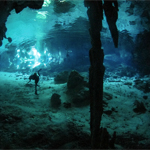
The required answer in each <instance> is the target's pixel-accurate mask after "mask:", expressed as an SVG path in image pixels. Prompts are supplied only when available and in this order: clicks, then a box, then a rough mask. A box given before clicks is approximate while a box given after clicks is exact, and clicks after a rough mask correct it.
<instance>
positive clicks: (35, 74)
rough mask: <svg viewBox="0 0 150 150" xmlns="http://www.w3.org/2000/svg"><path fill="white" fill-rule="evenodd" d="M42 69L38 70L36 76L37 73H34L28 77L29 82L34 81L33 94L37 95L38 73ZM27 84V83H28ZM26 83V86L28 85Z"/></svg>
mask: <svg viewBox="0 0 150 150" xmlns="http://www.w3.org/2000/svg"><path fill="white" fill-rule="evenodd" d="M41 70H42V69H40V70H38V74H37V73H34V74H33V75H30V76H29V82H31V80H35V94H36V95H37V86H39V85H38V84H37V83H38V82H39V76H40V73H39V72H40V71H41ZM29 82H28V83H29ZM28 83H27V84H28Z"/></svg>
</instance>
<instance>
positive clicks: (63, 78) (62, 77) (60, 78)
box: [54, 71, 69, 84]
mask: <svg viewBox="0 0 150 150" xmlns="http://www.w3.org/2000/svg"><path fill="white" fill-rule="evenodd" d="M68 76H69V72H68V71H63V72H60V73H59V74H57V75H56V77H55V78H54V81H55V83H56V84H61V83H66V82H67V81H68Z"/></svg>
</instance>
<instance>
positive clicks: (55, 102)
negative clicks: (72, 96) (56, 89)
mask: <svg viewBox="0 0 150 150" xmlns="http://www.w3.org/2000/svg"><path fill="white" fill-rule="evenodd" d="M60 104H61V99H60V95H59V94H57V93H54V94H53V95H52V97H51V106H52V107H53V108H58V107H59V106H60Z"/></svg>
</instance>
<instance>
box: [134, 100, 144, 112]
mask: <svg viewBox="0 0 150 150" xmlns="http://www.w3.org/2000/svg"><path fill="white" fill-rule="evenodd" d="M134 107H135V108H134V109H133V111H134V112H136V113H145V112H146V108H145V106H144V104H143V102H139V101H138V100H135V102H134Z"/></svg>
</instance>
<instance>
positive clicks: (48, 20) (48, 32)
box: [0, 0, 150, 52]
mask: <svg viewBox="0 0 150 150" xmlns="http://www.w3.org/2000/svg"><path fill="white" fill-rule="evenodd" d="M149 8H150V2H149V1H119V12H118V21H117V27H118V30H119V31H120V32H122V31H124V30H127V31H128V32H129V33H130V35H131V36H132V37H133V38H134V37H135V36H136V35H137V34H138V33H140V32H142V31H144V30H148V31H149V30H150V9H149ZM0 11H1V10H0ZM5 11H7V10H5ZM86 11H87V8H86V7H84V3H83V0H70V1H65V0H60V1H59V2H58V3H56V2H54V1H53V0H45V1H44V3H43V6H42V8H41V9H38V10H37V9H31V8H29V7H26V8H24V9H23V10H22V11H21V12H19V13H16V10H15V9H13V10H11V12H10V15H9V16H8V18H7V21H6V22H5V25H6V28H7V32H6V36H7V37H11V38H12V42H11V43H9V42H8V40H7V39H3V41H2V42H3V45H2V46H1V47H0V51H1V52H3V51H5V50H7V47H8V46H7V45H8V44H12V45H23V44H24V43H30V44H31V43H36V42H39V41H43V40H53V39H54V38H58V40H61V38H74V39H76V38H79V37H82V38H83V39H84V38H90V37H89V34H88V29H89V24H88V17H87V14H86ZM0 14H1V15H0V17H1V22H0V23H1V24H2V23H4V21H3V20H4V19H3V18H4V16H5V15H2V14H5V12H4V10H3V12H1V13H0ZM101 34H102V37H103V39H106V40H107V39H111V35H110V31H109V29H108V25H107V22H106V18H105V16H104V19H103V30H102V33H101Z"/></svg>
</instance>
